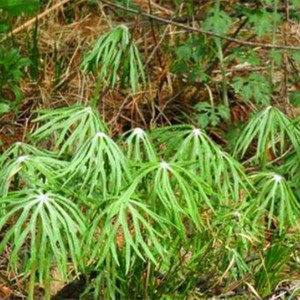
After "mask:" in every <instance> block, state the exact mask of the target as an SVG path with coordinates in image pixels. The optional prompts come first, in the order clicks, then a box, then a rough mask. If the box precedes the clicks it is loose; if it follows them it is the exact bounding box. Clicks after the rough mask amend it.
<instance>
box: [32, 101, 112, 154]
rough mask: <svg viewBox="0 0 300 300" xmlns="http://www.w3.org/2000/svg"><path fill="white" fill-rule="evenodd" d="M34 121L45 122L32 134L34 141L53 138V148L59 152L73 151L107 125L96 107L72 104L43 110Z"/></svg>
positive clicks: (104, 130) (104, 129) (105, 128)
mask: <svg viewBox="0 0 300 300" xmlns="http://www.w3.org/2000/svg"><path fill="white" fill-rule="evenodd" d="M39 113H40V114H41V115H40V116H39V117H38V118H37V119H35V120H34V121H35V122H45V124H43V125H41V127H39V128H38V129H37V130H36V131H35V132H34V133H33V134H32V136H31V137H32V139H33V140H34V141H36V142H39V141H42V140H46V139H49V138H51V137H52V138H53V139H54V149H55V150H56V151H59V154H64V153H66V152H69V151H75V150H76V149H78V147H80V145H82V144H83V143H84V142H85V141H86V140H87V139H88V138H89V137H91V136H94V135H95V134H96V133H97V132H99V131H102V132H106V131H107V127H106V125H105V124H104V123H103V121H102V120H101V118H100V116H99V113H98V111H97V110H96V109H93V108H91V107H84V106H81V105H73V106H69V107H63V108H57V109H52V110H43V111H40V112H39Z"/></svg>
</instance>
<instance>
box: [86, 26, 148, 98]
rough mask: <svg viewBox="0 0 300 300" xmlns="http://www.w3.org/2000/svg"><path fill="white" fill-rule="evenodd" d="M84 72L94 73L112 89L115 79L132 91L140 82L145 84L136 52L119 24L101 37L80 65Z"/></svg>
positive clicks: (142, 68)
mask: <svg viewBox="0 0 300 300" xmlns="http://www.w3.org/2000/svg"><path fill="white" fill-rule="evenodd" d="M82 68H83V70H84V71H93V72H94V73H95V74H98V75H97V76H98V82H99V83H101V82H102V81H104V82H106V84H107V85H108V86H109V87H115V85H116V84H117V81H118V79H119V78H120V79H121V82H122V84H124V83H129V85H130V87H131V89H132V91H133V92H136V91H137V89H138V83H139V81H140V80H142V82H143V83H144V82H145V75H144V67H143V64H142V61H141V58H140V54H139V50H138V48H137V46H136V45H135V43H134V42H133V41H132V39H131V35H130V32H129V30H128V27H126V26H125V25H120V26H117V27H115V28H113V29H112V30H110V31H109V32H107V33H106V34H104V35H102V36H101V37H100V38H99V40H98V41H97V42H96V43H95V45H94V47H93V49H92V50H91V52H90V53H89V54H87V55H86V56H85V58H84V60H83V62H82Z"/></svg>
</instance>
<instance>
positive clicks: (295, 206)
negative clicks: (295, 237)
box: [249, 172, 300, 233]
mask: <svg viewBox="0 0 300 300" xmlns="http://www.w3.org/2000/svg"><path fill="white" fill-rule="evenodd" d="M252 177H253V181H254V184H255V187H256V188H257V191H258V194H257V196H256V197H252V199H251V200H250V204H251V206H250V208H249V209H250V211H251V213H253V215H254V216H255V220H256V222H258V221H260V220H261V219H262V217H266V218H267V228H270V227H271V225H272V222H275V224H276V227H278V228H279V232H280V233H283V232H284V231H285V230H288V229H289V228H291V227H293V226H296V225H297V223H298V222H299V220H300V203H299V201H298V200H297V198H296V197H295V195H294V193H293V191H292V189H291V187H290V185H289V182H288V181H287V180H286V179H285V178H284V177H282V176H281V175H279V174H276V173H274V172H261V173H257V174H255V175H253V176H252ZM277 223H278V224H277ZM297 226H299V224H298V225H297ZM298 230H299V227H298Z"/></svg>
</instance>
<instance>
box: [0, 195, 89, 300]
mask: <svg viewBox="0 0 300 300" xmlns="http://www.w3.org/2000/svg"><path fill="white" fill-rule="evenodd" d="M0 204H1V210H2V214H1V221H0V230H1V229H3V227H4V226H5V225H8V224H10V223H11V221H12V220H14V222H13V224H12V225H9V226H10V228H9V229H8V230H7V232H6V234H5V237H4V238H3V239H2V241H1V243H0V251H1V252H3V250H4V249H5V247H9V246H10V247H11V251H12V252H11V255H10V258H9V261H8V267H9V268H12V269H13V270H14V271H17V270H20V264H19V259H20V257H21V255H22V251H23V250H22V249H24V247H26V246H27V244H28V243H29V245H30V247H29V257H28V259H25V260H24V261H23V264H24V265H23V267H24V270H23V276H25V278H26V277H27V276H28V275H30V281H29V287H28V290H29V292H28V293H29V294H28V299H35V297H34V285H35V283H36V280H38V282H39V283H44V284H45V299H50V297H51V295H50V281H51V277H50V276H51V275H50V270H51V267H52V264H53V262H55V266H56V267H57V268H58V270H59V271H60V273H61V276H63V278H67V276H68V273H69V270H68V263H69V262H70V261H71V262H72V266H73V269H74V271H75V272H78V266H79V264H80V260H79V258H80V256H81V246H80V235H82V234H83V232H84V231H85V222H84V218H83V216H82V214H81V212H80V210H79V209H78V207H77V206H76V205H75V204H73V203H72V201H70V200H69V199H67V198H66V197H64V196H62V195H60V194H58V193H55V192H50V191H49V190H48V191H43V190H39V189H24V190H22V191H16V192H12V193H10V194H9V195H7V196H5V197H1V198H0ZM4 212H5V213H4Z"/></svg>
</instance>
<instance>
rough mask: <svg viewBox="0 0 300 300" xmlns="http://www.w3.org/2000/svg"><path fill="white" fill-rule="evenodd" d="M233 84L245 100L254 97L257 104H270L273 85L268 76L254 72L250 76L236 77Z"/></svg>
mask: <svg viewBox="0 0 300 300" xmlns="http://www.w3.org/2000/svg"><path fill="white" fill-rule="evenodd" d="M232 86H233V87H234V89H235V91H236V93H238V94H240V95H241V96H242V100H244V101H249V100H251V99H254V101H255V103H257V104H263V105H268V104H270V97H271V87H270V84H269V83H268V81H267V80H266V77H265V76H263V75H261V74H255V73H252V74H251V75H250V76H249V77H235V78H234V79H233V82H232Z"/></svg>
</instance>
